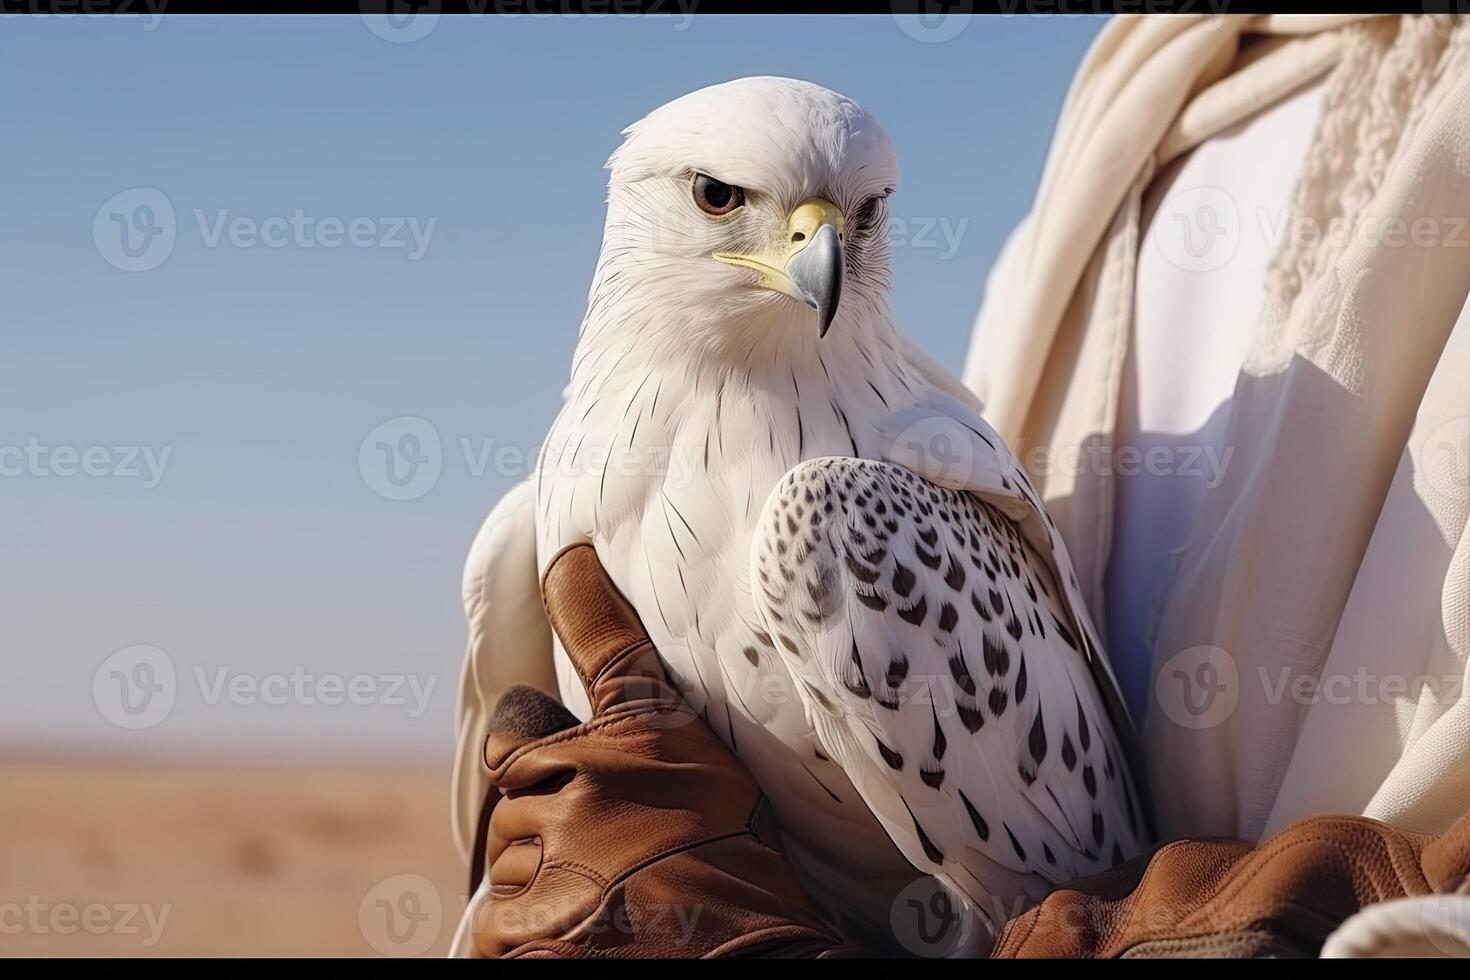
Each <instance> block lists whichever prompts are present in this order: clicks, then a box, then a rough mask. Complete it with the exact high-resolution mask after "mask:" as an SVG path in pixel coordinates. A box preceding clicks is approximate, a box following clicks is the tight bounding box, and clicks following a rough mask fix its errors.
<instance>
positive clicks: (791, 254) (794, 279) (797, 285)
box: [714, 197, 845, 337]
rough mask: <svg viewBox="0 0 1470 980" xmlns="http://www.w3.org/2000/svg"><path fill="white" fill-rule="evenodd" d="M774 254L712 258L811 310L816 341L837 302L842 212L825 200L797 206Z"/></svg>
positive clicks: (722, 254)
mask: <svg viewBox="0 0 1470 980" xmlns="http://www.w3.org/2000/svg"><path fill="white" fill-rule="evenodd" d="M778 252H779V254H777V255H775V256H772V257H771V258H772V259H774V261H769V260H767V259H766V257H764V256H749V255H735V254H733V253H729V252H716V253H715V254H714V257H715V258H716V259H719V260H720V261H721V262H726V263H729V264H730V265H738V266H744V267H745V268H747V269H754V270H756V271H757V272H759V273H760V274H761V285H762V286H765V287H767V288H768V289H774V290H776V291H777V292H780V293H785V294H786V295H787V296H790V297H791V298H792V299H796V300H799V301H801V302H803V303H805V304H806V305H807V306H810V307H811V308H812V309H813V310H816V312H817V327H818V336H820V337H825V336H827V328H828V327H830V326H831V325H832V318H833V317H835V316H836V315H837V304H838V302H840V301H841V299H842V276H843V270H844V268H845V266H844V257H843V251H842V212H841V211H840V210H839V209H838V207H837V205H835V204H833V203H832V202H831V201H828V200H826V199H825V198H821V197H814V198H811V199H810V200H807V201H803V202H802V203H801V204H800V205H798V206H797V208H796V210H795V211H793V212H791V217H790V219H789V220H788V221H787V223H786V237H785V242H784V244H783V246H782V247H781V248H780V249H779V250H778Z"/></svg>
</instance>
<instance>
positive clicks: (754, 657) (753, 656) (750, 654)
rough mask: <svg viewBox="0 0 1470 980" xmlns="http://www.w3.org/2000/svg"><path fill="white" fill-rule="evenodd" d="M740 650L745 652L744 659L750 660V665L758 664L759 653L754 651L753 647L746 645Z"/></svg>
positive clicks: (756, 665) (759, 659)
mask: <svg viewBox="0 0 1470 980" xmlns="http://www.w3.org/2000/svg"><path fill="white" fill-rule="evenodd" d="M741 652H742V653H744V654H745V659H746V660H748V661H749V662H750V665H751V666H752V667H758V666H760V662H761V655H760V654H759V653H757V652H756V649H755V647H746V648H745V649H744V650H743V651H741Z"/></svg>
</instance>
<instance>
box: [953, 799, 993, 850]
mask: <svg viewBox="0 0 1470 980" xmlns="http://www.w3.org/2000/svg"><path fill="white" fill-rule="evenodd" d="M960 802H962V803H964V804H965V812H966V813H968V814H969V815H970V823H971V824H973V825H974V826H975V833H977V834H979V835H980V839H981V840H982V841H986V840H990V824H988V823H986V822H985V818H984V817H982V816H980V811H979V810H977V809H975V804H973V803H971V802H970V798H969V797H968V796H966V795H965V792H964V790H960Z"/></svg>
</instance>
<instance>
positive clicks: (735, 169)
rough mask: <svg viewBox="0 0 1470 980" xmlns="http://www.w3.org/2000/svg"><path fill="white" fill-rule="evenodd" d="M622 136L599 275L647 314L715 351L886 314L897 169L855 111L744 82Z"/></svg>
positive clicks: (831, 96) (804, 91) (802, 85)
mask: <svg viewBox="0 0 1470 980" xmlns="http://www.w3.org/2000/svg"><path fill="white" fill-rule="evenodd" d="M624 137H625V140H624V142H623V144H622V146H621V147H619V148H618V150H617V151H616V152H615V153H614V154H613V156H612V158H611V159H610V160H609V161H608V168H609V169H610V170H611V172H612V177H611V180H610V182H609V193H608V215H607V227H606V231H605V235H604V239H603V255H602V262H601V267H602V270H603V274H604V281H607V280H606V274H607V272H608V271H609V270H610V269H615V270H616V272H617V279H618V282H619V288H621V289H624V290H634V289H636V290H637V296H638V299H639V301H640V303H641V304H642V305H643V308H645V309H647V308H648V307H649V306H650V305H654V304H657V305H658V306H666V307H667V308H670V309H674V310H678V311H679V312H680V322H681V324H682V325H683V328H684V329H686V330H703V331H706V332H708V333H709V334H711V335H722V336H724V337H729V336H732V335H743V336H746V337H747V338H749V339H758V337H759V336H761V335H764V336H767V337H769V336H771V335H773V334H775V335H781V334H786V335H789V334H791V333H792V332H793V331H795V332H798V333H800V334H802V335H804V336H805V338H806V339H805V340H804V341H802V342H801V344H802V346H809V345H810V344H813V343H815V342H816V339H817V338H819V337H824V336H826V334H827V331H828V329H829V328H830V327H831V326H832V325H833V323H834V321H836V322H837V324H838V329H839V330H841V329H842V328H843V326H844V324H846V323H848V322H849V321H855V320H857V319H860V318H862V317H863V316H864V315H865V313H866V312H868V311H872V310H873V309H875V308H877V309H886V301H887V291H888V267H889V255H888V251H889V248H888V228H887V209H886V205H885V199H886V198H887V197H888V195H889V194H891V193H893V191H894V190H895V189H896V188H897V187H898V180H899V173H898V158H897V155H896V154H895V152H894V149H893V144H892V143H891V142H890V141H889V139H888V136H887V134H886V133H884V132H883V129H882V127H880V126H879V125H878V123H877V121H876V120H875V119H873V117H872V116H870V115H868V114H867V113H866V112H865V111H864V110H863V109H862V107H860V106H859V105H858V104H857V103H855V102H853V101H852V100H851V99H848V98H846V97H845V96H842V95H839V94H837V93H836V92H833V91H830V90H829V89H825V88H823V87H821V86H820V85H814V84H812V83H811V82H804V81H799V80H797V79H792V78H774V77H761V78H742V79H739V80H737V81H733V82H726V83H724V84H721V85H713V86H710V87H709V88H704V89H700V90H698V91H696V92H692V93H690V94H689V95H686V96H683V97H682V98H679V99H676V100H674V101H673V102H670V103H668V104H667V105H664V106H662V107H661V108H659V109H656V110H654V111H653V112H652V113H650V114H649V115H648V116H646V117H645V118H643V119H642V120H640V121H639V122H637V123H634V124H633V125H632V126H629V127H628V128H627V129H626V130H624ZM752 334H754V335H756V337H751V335H752ZM787 339H788V340H790V339H791V338H789V337H787ZM747 349H749V348H748V347H747Z"/></svg>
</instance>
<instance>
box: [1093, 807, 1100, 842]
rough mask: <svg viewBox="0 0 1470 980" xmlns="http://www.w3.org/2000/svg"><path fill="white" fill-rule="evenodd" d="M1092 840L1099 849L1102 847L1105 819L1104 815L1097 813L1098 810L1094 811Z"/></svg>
mask: <svg viewBox="0 0 1470 980" xmlns="http://www.w3.org/2000/svg"><path fill="white" fill-rule="evenodd" d="M1092 840H1093V842H1094V843H1096V844H1097V846H1098V847H1102V842H1103V818H1102V814H1101V813H1099V812H1097V811H1096V810H1093V811H1092Z"/></svg>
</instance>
